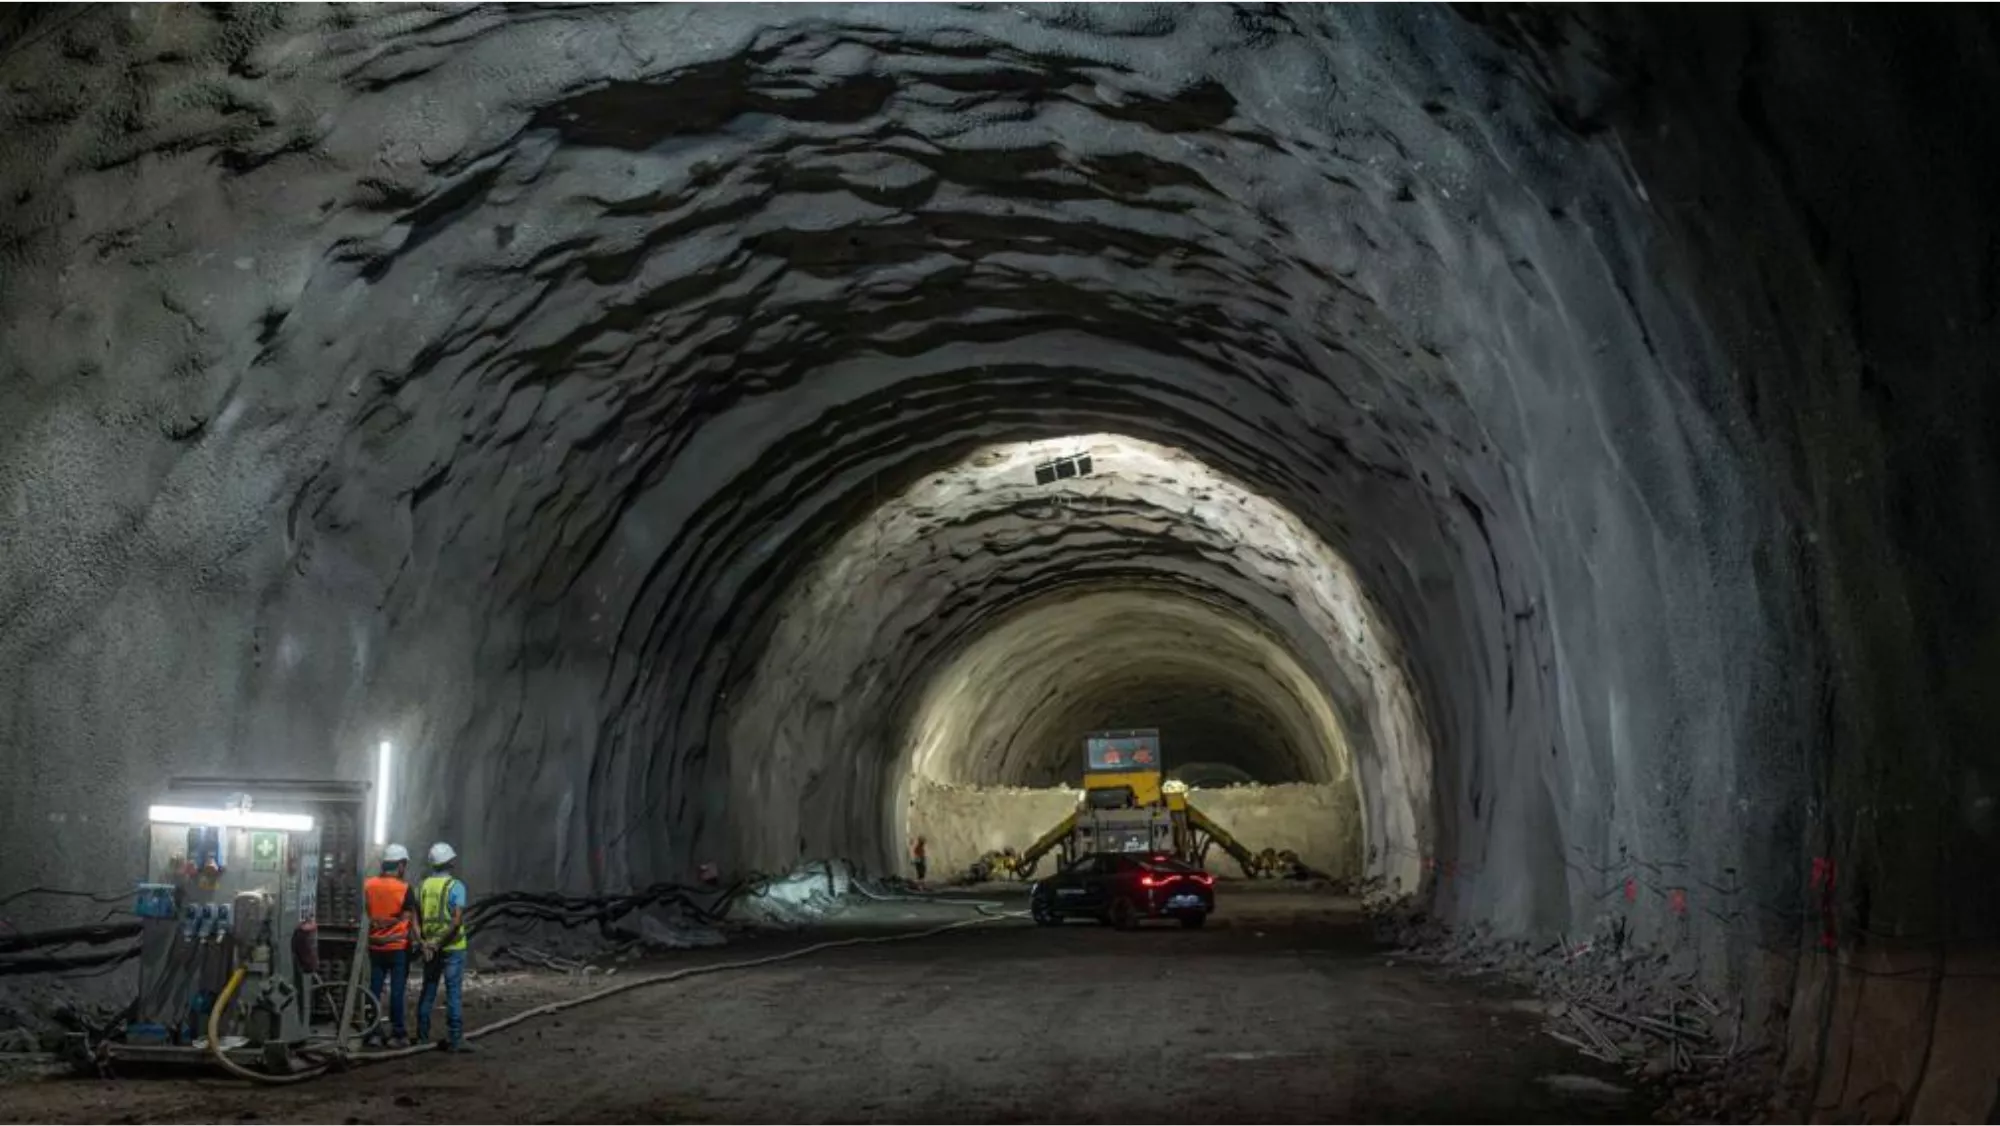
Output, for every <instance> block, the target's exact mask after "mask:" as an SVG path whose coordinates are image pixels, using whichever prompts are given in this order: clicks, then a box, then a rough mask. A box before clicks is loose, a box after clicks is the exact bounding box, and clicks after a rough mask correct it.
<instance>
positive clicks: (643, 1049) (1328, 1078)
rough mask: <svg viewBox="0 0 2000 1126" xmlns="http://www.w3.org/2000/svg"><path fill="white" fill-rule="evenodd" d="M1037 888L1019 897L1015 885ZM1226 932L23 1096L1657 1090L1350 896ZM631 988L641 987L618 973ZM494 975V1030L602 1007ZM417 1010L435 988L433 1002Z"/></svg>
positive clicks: (759, 979) (1637, 1110)
mask: <svg viewBox="0 0 2000 1126" xmlns="http://www.w3.org/2000/svg"><path fill="white" fill-rule="evenodd" d="M1014 894H1016V895H1018V891H1016V892H1015V893H1014ZM1218 898H1219V900H1220V909H1219V911H1218V914H1217V916H1216V917H1215V918H1214V919H1213V920H1212V923H1211V925H1210V927H1209V928H1207V929H1205V930H1201V931H1184V930H1182V929H1181V928H1179V927H1176V926H1172V925H1165V926H1161V925H1154V926H1150V927H1147V928H1144V929H1141V930H1139V931H1137V932H1132V933H1124V932H1118V931H1113V930H1111V929H1109V928H1106V927H1101V926H1096V925H1093V924H1090V923H1071V924H1068V925H1065V926H1064V927H1062V928H1060V929H1055V930H1042V929H1037V928H1035V927H1033V926H1030V925H1027V924H1025V923H1022V922H1019V921H1013V920H1009V921H1001V922H988V923H984V924H981V925H979V926H975V927H969V928H966V929H962V930H958V931H954V932H952V933H948V934H943V935H938V936H935V937H930V938H924V939H919V940H916V941H911V942H898V943H889V944H882V945H871V946H863V947H851V948H846V949H840V950H833V951H828V952H824V953H820V954H815V955H812V956H810V957H808V958H803V959H799V960H795V961H790V962H785V963H781V964H778V965H773V966H767V967H762V968H758V969H750V970H735V971H729V972H725V973H721V974H716V975H712V976H706V977H698V978H692V979H689V980H686V981H683V982H677V983H671V984H665V985H658V986H652V987H648V988H645V989H640V990H635V991H633V992H631V993H628V994H624V995H622V996H619V997H616V998H612V999H609V1000H606V1001H602V1002H599V1003H596V1004H593V1005H589V1006H585V1007H582V1008H578V1009H573V1010H570V1011H568V1012H565V1013H562V1014H559V1015H555V1016H551V1017H546V1018H541V1019H538V1020H535V1021H532V1022H530V1023H528V1024H525V1025H522V1026H518V1027H516V1028H514V1029H511V1030H506V1031H502V1032H499V1033H497V1034H495V1035H492V1036H488V1037H485V1038H483V1039H482V1040H481V1041H480V1043H479V1047H480V1049H481V1051H480V1052H479V1053H478V1054H477V1055H472V1056H464V1057H453V1056H447V1055H443V1054H435V1055H424V1056H420V1057H418V1058H416V1059H410V1060H404V1061H400V1062H391V1063H382V1064H377V1065H372V1066H369V1067H367V1068H365V1069H362V1070H359V1071H355V1072H351V1073H348V1074H345V1075H338V1076H332V1077H328V1078H325V1079H321V1080H317V1081H314V1082H310V1083H306V1084H302V1085H299V1086H294V1087H252V1086H246V1085H243V1084H240V1083H236V1082H230V1081H225V1080H221V1079H211V1078H200V1079H182V1078H164V1079H157V1078H148V1079H140V1078H120V1079H111V1080H103V1079H51V1080H43V1081H35V1082H20V1083H14V1084H11V1085H8V1086H5V1087H0V1118H4V1119H5V1120H9V1121H40V1122H180V1121H199V1122H235V1121H275V1122H349V1123H355V1122H544V1121H554V1122H704V1121H715V1122H1163V1121H1166V1122H1171V1121H1188V1122H1328V1121H1386V1122H1416V1121H1446V1120H1450V1121H1467V1120H1470V1121H1508V1122H1528V1121H1544V1122H1556V1121H1561V1122H1579V1121H1604V1122H1611V1121H1633V1120H1643V1119H1645V1118H1646V1117H1647V1113H1648V1110H1649V1107H1648V1106H1647V1105H1646V1104H1645V1101H1644V1099H1643V1097H1642V1096H1641V1095H1640V1094H1639V1093H1637V1092H1633V1091H1630V1090H1628V1089H1626V1088H1625V1087H1624V1086H1622V1085H1621V1080H1620V1079H1619V1077H1617V1076H1616V1075H1615V1074H1611V1073H1607V1072H1605V1071H1602V1070H1599V1069H1595V1067H1594V1065H1590V1064H1589V1062H1588V1061H1586V1060H1583V1059H1580V1058H1579V1057H1577V1056H1576V1055H1575V1054H1574V1053H1572V1052H1570V1051H1569V1050H1567V1049H1566V1048H1564V1047H1563V1046H1562V1045H1560V1044H1558V1043H1556V1042H1555V1041H1553V1040H1551V1039H1549V1038H1548V1037H1547V1036H1545V1035H1543V1034H1542V1032H1541V1031H1540V1021H1539V1019H1538V1016H1537V1010H1536V1007H1535V1005H1534V1003H1533V1002H1532V1001H1530V1000H1528V999H1527V998H1525V997H1523V996H1522V995H1520V994H1518V993H1513V992H1510V991H1508V990H1506V989H1504V988H1501V987H1499V986H1497V985H1490V984H1479V983H1473V982H1468V981H1465V980H1463V979H1455V978H1450V977H1446V976H1443V975H1441V974H1440V973H1438V972H1437V971H1435V970H1433V969H1431V968H1429V967H1426V966H1424V965H1421V964H1418V963H1414V962H1411V961H1408V960H1406V959H1403V958H1399V957H1397V956H1396V955H1395V953H1394V952H1392V951H1386V950H1384V949H1382V948H1381V947H1379V946H1377V945H1376V944H1375V943H1374V941H1373V940H1372V939H1371V937H1370V934H1369V930H1368V928H1367V926H1366V924H1365V923H1364V922H1363V921H1362V920H1361V919H1360V917H1359V916H1358V915H1357V914H1356V913H1355V912H1354V910H1353V906H1352V904H1351V902H1349V901H1346V900H1337V899H1333V898H1330V897H1326V896H1320V895H1313V894H1309V893H1308V894H1300V893H1296V892H1289V891H1286V890H1282V889H1275V888H1268V887H1259V888H1256V889H1250V888H1241V889H1238V888H1227V887H1225V888H1223V889H1222V890H1221V894H1220V895H1219V897H1218ZM966 914H968V912H967V910H966V909H965V908H963V907H960V906H949V905H940V904H872V905H869V906H868V907H867V908H866V909H863V910H857V911H854V912H851V913H849V914H847V915H843V916H842V917H841V918H840V919H839V920H837V922H836V924H835V925H833V926H830V927H828V928H826V930H825V932H824V933H817V932H816V933H813V934H810V935H794V936H789V937H785V938H770V939H763V940H758V941H753V942H750V943H745V944H736V945H732V946H731V947H730V948H728V949H725V950H708V951H700V952H689V953H686V954H682V955H675V956H672V957H663V958H660V959H657V960H655V961H653V962H651V963H649V964H646V965H643V966H634V967H624V968H621V969H620V971H619V972H620V973H621V974H640V973H649V972H657V971H659V970H663V969H671V968H676V967H678V966H682V965H693V964H697V963H700V962H704V961H711V962H712V961H720V960H733V959H741V958H744V957H748V956H753V955H757V954H765V953H774V952H778V951H780V950H783V949H786V948H793V947H797V946H800V945H804V944H806V943H808V942H811V941H815V940H818V939H820V938H824V937H828V936H829V935H832V936H836V937H837V936H848V935H863V934H885V933H893V932H895V931H898V930H902V929H911V928H915V927H919V926H927V925H935V924H936V923H937V922H939V921H944V920H950V919H956V918H962V917H964V916H965V915H966ZM611 980H613V981H616V980H618V978H617V977H613V978H612V979H611ZM603 983H604V979H602V978H595V977H594V978H592V979H591V980H590V981H588V982H587V983H586V982H584V981H580V980H577V979H574V978H568V977H564V976H561V975H554V974H546V975H544V974H532V975H531V974H512V975H505V974H502V975H486V976H484V977H482V979H481V980H480V984H478V985H477V986H476V987H475V988H472V989H471V990H469V992H468V1006H467V1023H468V1026H471V1027H477V1026H479V1025H482V1024H485V1023H487V1022H490V1021H491V1020H493V1019H496V1018H497V1017H498V1016H500V1015H503V1014H505V1013H508V1012H513V1011H519V1010H520V1009H522V1008H525V1007H527V1006H528V1005H532V1004H536V1003H540V1002H542V1001H545V1000H548V999H550V998H552V997H558V996H567V995H577V994H581V993H584V992H587V991H589V990H590V989H594V988H598V987H600V986H601V985H602V984H603ZM413 993H414V989H413Z"/></svg>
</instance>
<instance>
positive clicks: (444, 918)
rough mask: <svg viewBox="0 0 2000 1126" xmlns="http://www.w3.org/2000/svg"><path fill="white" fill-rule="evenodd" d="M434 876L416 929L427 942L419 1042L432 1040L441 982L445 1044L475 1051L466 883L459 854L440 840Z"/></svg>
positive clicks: (422, 896) (422, 893) (420, 897)
mask: <svg viewBox="0 0 2000 1126" xmlns="http://www.w3.org/2000/svg"><path fill="white" fill-rule="evenodd" d="M430 861H431V874H430V876H429V877H427V878H426V879H425V880H424V882H423V886H422V887H421V888H420V889H418V892H417V927H418V934H419V935H420V936H421V937H422V939H423V944H424V987H423V990H422V992H420V993H419V994H418V995H417V1039H418V1040H419V1041H421V1042H426V1043H427V1042H429V1040H430V1038H431V1010H432V1008H433V1007H435V1006H436V1005H437V993H438V983H439V982H440V981H442V982H443V983H444V1019H445V1031H446V1032H447V1033H448V1034H449V1037H450V1038H449V1039H447V1040H445V1041H443V1042H442V1046H443V1047H444V1048H445V1049H447V1050H449V1051H453V1052H469V1051H472V1045H470V1044H468V1043H466V1042H465V1007H464V1004H463V1001H462V997H463V994H462V990H463V988H464V985H465V946H466V942H465V940H466V936H467V933H468V932H467V930H466V926H465V885H464V884H463V883H461V882H460V881H459V879H458V876H457V868H458V852H457V851H456V850H454V849H453V848H452V847H451V846H450V845H448V844H446V843H444V842H443V841H439V842H438V843H436V844H434V845H432V846H431V853H430Z"/></svg>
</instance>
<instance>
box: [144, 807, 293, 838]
mask: <svg viewBox="0 0 2000 1126" xmlns="http://www.w3.org/2000/svg"><path fill="white" fill-rule="evenodd" d="M146 819H147V820H149V821H152V822H154V823H155V824H160V825H214V826H217V827H220V828H225V829H281V830H284V831H286V832H293V833H310V832H312V827H313V819H312V814H310V813H264V812H261V811H257V810H250V809H244V808H242V807H240V806H232V807H225V808H222V809H199V808H196V807H194V806H190V805H156V806H152V807H150V808H148V809H147V810H146Z"/></svg>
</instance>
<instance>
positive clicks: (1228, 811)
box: [909, 778, 1362, 880]
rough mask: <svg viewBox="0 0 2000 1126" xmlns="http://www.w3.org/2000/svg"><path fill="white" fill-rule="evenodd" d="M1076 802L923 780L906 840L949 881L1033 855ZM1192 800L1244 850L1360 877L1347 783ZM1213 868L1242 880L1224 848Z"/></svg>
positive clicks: (1255, 789) (913, 798)
mask: <svg viewBox="0 0 2000 1126" xmlns="http://www.w3.org/2000/svg"><path fill="white" fill-rule="evenodd" d="M1079 796H1080V793H1079V791H1077V790H1075V789H1073V788H1070V787H1065V786H1043V787H1031V786H952V785H947V784H945V783H941V782H935V781H931V780H930V779H925V778H920V779H917V780H916V781H915V782H913V783H912V787H911V793H910V803H911V813H910V818H909V825H910V831H911V834H912V837H913V838H914V837H917V836H921V837H923V838H924V847H925V852H926V858H927V859H928V861H929V864H930V872H929V876H930V878H931V879H932V880H945V879H950V878H952V877H953V876H955V875H957V874H959V873H962V872H964V871H966V870H967V869H969V868H970V867H971V866H972V864H973V862H974V861H976V860H978V859H979V858H980V857H982V856H984V855H986V854H987V853H988V852H992V851H995V850H998V849H1004V848H1015V849H1020V848H1025V847H1027V846H1028V845H1029V844H1031V843H1033V842H1034V841H1035V840H1036V839H1037V838H1039V837H1040V836H1041V835H1042V834H1043V833H1046V832H1048V830H1049V827H1050V826H1052V825H1054V824H1056V823H1057V822H1059V821H1061V820H1062V819H1063V818H1065V817H1067V816H1069V815H1070V813H1071V812H1073V811H1074V810H1075V809H1076V803H1077V799H1078V797H1079ZM1188 800H1189V801H1190V802H1191V803H1193V805H1194V807H1195V808H1196V809H1199V810H1201V811H1202V812H1203V813H1204V814H1206V815H1208V816H1209V817H1212V818H1214V820H1215V823H1216V824H1218V825H1220V826H1222V827H1223V829H1225V830H1227V831H1228V832H1229V833H1230V834H1231V835H1232V836H1234V837H1236V838H1237V839H1238V840H1240V841H1242V842H1243V844H1244V846H1245V847H1247V848H1250V849H1252V850H1262V849H1266V848H1271V849H1277V850H1279V851H1280V852H1283V851H1286V850H1290V851H1292V852H1294V853H1297V854H1298V856H1299V859H1300V860H1302V861H1304V862H1305V863H1306V864H1307V865H1308V866H1309V867H1311V868H1312V869H1313V870H1315V871H1317V872H1322V873H1324V874H1326V875H1327V876H1329V877H1332V878H1334V879H1339V880H1356V879H1359V878H1360V877H1361V872H1362V869H1361V858H1362V833H1361V821H1360V818H1359V817H1357V816H1356V812H1357V809H1356V798H1355V793H1354V786H1353V784H1352V782H1351V781H1350V782H1349V783H1347V784H1345V785H1337V784H1332V783H1308V782H1288V783H1283V784H1280V785H1276V786H1261V785H1248V786H1228V787H1222V788H1218V789H1206V788H1201V787H1196V788H1194V789H1192V790H1191V791H1190V792H1189V795H1188ZM1054 863H1055V858H1054V857H1053V856H1050V857H1048V858H1046V859H1044V860H1042V861H1041V862H1040V863H1039V864H1038V865H1037V867H1036V869H1035V874H1036V875H1038V876H1039V875H1045V874H1047V873H1048V872H1050V871H1052V870H1053V865H1054ZM1207 863H1208V868H1209V870H1210V871H1212V872H1214V873H1216V874H1217V875H1219V876H1222V877H1225V878H1236V877H1240V876H1242V875H1243V872H1242V870H1241V869H1240V868H1239V867H1238V866H1237V865H1236V864H1235V863H1234V862H1233V861H1231V860H1230V859H1229V858H1228V857H1227V856H1225V855H1224V854H1223V853H1222V852H1221V850H1219V849H1215V850H1212V851H1211V852H1210V853H1209V856H1208V861H1207Z"/></svg>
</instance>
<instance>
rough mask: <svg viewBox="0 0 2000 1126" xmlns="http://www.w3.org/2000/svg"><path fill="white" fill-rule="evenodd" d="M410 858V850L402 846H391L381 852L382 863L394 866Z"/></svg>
mask: <svg viewBox="0 0 2000 1126" xmlns="http://www.w3.org/2000/svg"><path fill="white" fill-rule="evenodd" d="M409 858H410V850H409V849H407V848H404V847H403V846H402V845H396V844H392V845H390V846H389V847H388V848H385V849H383V850H382V863H384V864H395V863H399V862H401V861H404V860H408V859H409Z"/></svg>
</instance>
